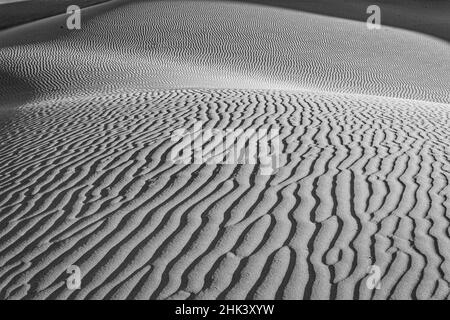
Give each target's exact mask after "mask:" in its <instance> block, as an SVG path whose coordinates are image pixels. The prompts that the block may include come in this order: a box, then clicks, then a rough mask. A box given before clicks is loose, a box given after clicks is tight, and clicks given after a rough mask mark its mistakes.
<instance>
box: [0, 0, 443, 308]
mask: <svg viewBox="0 0 450 320" xmlns="http://www.w3.org/2000/svg"><path fill="white" fill-rule="evenodd" d="M85 13H86V16H85V18H84V20H83V21H84V22H83V23H84V24H83V28H82V30H80V31H67V30H64V29H61V28H60V26H61V25H62V24H63V23H64V17H63V16H59V17H53V18H48V19H44V20H42V21H38V22H35V23H31V24H28V25H24V26H20V27H16V28H12V29H10V30H6V31H3V32H1V33H0V43H1V48H0V75H1V76H0V97H1V98H0V103H1V107H0V113H1V119H2V123H1V127H0V140H1V143H0V190H1V191H0V194H1V196H0V298H1V299H20V298H28V299H49V298H52V299H69V298H70V299H86V298H88V299H100V298H107V299H124V298H129V299H216V298H218V299H245V298H247V299H353V298H356V299H414V298H419V299H430V298H432V299H448V298H449V297H450V286H449V285H450V282H449V281H450V228H449V226H450V214H449V208H450V202H449V196H450V183H449V181H450V131H449V125H450V96H449V92H450V82H449V71H450V51H449V50H448V49H449V47H448V44H447V43H445V42H442V41H439V40H437V39H435V38H431V37H427V36H424V35H420V34H417V33H414V32H410V31H405V30H400V29H395V28H389V27H385V28H383V29H382V30H381V31H379V32H377V31H375V32H374V31H369V30H367V29H366V28H365V24H364V23H359V22H355V21H347V20H343V19H338V18H329V17H323V16H317V15H314V14H308V13H302V12H297V11H290V10H284V9H275V8H269V7H265V6H260V5H246V4H239V3H226V2H214V3H206V2H204V3H202V6H199V5H198V3H197V2H179V1H169V2H164V1H163V2H146V1H139V2H126V1H112V2H111V3H107V4H104V5H101V6H97V7H95V8H88V9H86V10H85ZM197 121H201V122H202V123H203V124H204V126H205V128H216V129H238V128H242V129H248V128H253V129H260V128H279V129H280V132H281V142H282V143H281V155H280V162H281V163H280V167H279V169H278V171H277V172H276V173H275V174H274V175H270V176H262V175H259V174H258V169H259V164H256V165H250V164H209V163H203V164H194V163H192V164H177V163H174V162H173V161H171V159H170V152H171V150H172V149H173V147H174V145H173V143H172V141H171V135H172V134H173V132H174V131H175V130H176V129H188V130H189V129H191V128H192V127H193V125H194V123H195V122H197ZM70 265H78V266H79V267H80V268H81V270H82V274H83V281H82V287H81V289H80V290H76V291H71V290H68V289H67V287H66V284H65V280H66V278H67V274H66V270H67V268H68V266H70ZM371 265H377V266H379V267H380V269H381V270H382V279H381V288H380V289H379V290H370V289H369V288H368V287H367V286H366V280H367V276H368V269H369V267H370V266H371Z"/></svg>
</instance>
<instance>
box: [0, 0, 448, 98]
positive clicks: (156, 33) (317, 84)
mask: <svg viewBox="0 0 450 320" xmlns="http://www.w3.org/2000/svg"><path fill="white" fill-rule="evenodd" d="M101 8H105V9H104V10H100V9H92V10H90V9H88V10H85V11H84V12H86V13H83V25H82V29H81V30H79V31H68V30H66V29H65V27H63V26H64V25H65V20H64V19H60V20H57V21H55V22H48V23H47V24H44V23H42V24H41V25H36V26H35V25H33V26H30V27H29V28H27V29H26V30H25V29H24V30H18V31H17V32H15V31H14V30H13V31H8V32H4V33H3V36H2V34H0V75H1V74H7V75H9V76H10V77H12V78H16V79H23V80H25V81H26V82H27V83H28V86H30V87H31V89H32V90H33V91H35V93H36V94H37V95H44V96H51V97H52V98H55V97H59V96H61V95H64V96H69V95H70V94H73V93H79V92H80V91H81V92H86V91H89V92H93V91H96V92H103V93H104V92H105V90H109V89H112V90H117V89H119V88H129V89H132V90H134V89H137V88H142V89H148V88H150V89H155V88H160V89H176V88H225V89H228V88H236V89H237V88H239V89H280V90H283V89H289V90H294V89H300V90H303V89H312V90H321V91H332V92H341V93H359V94H369V95H380V96H389V97H398V98H407V99H416V100H424V101H434V102H442V103H450V76H449V75H450V49H449V44H448V43H447V42H444V41H441V40H438V39H435V38H432V37H429V36H425V35H421V34H419V33H415V32H410V31H405V30H401V29H395V28H391V27H388V26H383V28H382V29H381V30H375V31H374V30H368V29H367V28H366V24H365V23H363V22H356V21H349V20H344V19H339V18H332V17H325V16H321V15H315V14H308V13H304V12H299V11H293V10H285V9H277V8H273V7H267V6H262V5H251V4H243V3H234V2H221V1H114V2H112V3H107V4H105V5H103V6H101ZM362 14H365V13H362ZM24 35H27V36H24ZM5 88H6V91H8V90H11V86H10V85H9V86H8V83H7V82H6V81H4V80H3V79H2V77H0V96H1V95H2V93H3V94H4V91H5ZM20 90H21V91H19V92H23V89H20Z"/></svg>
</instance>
